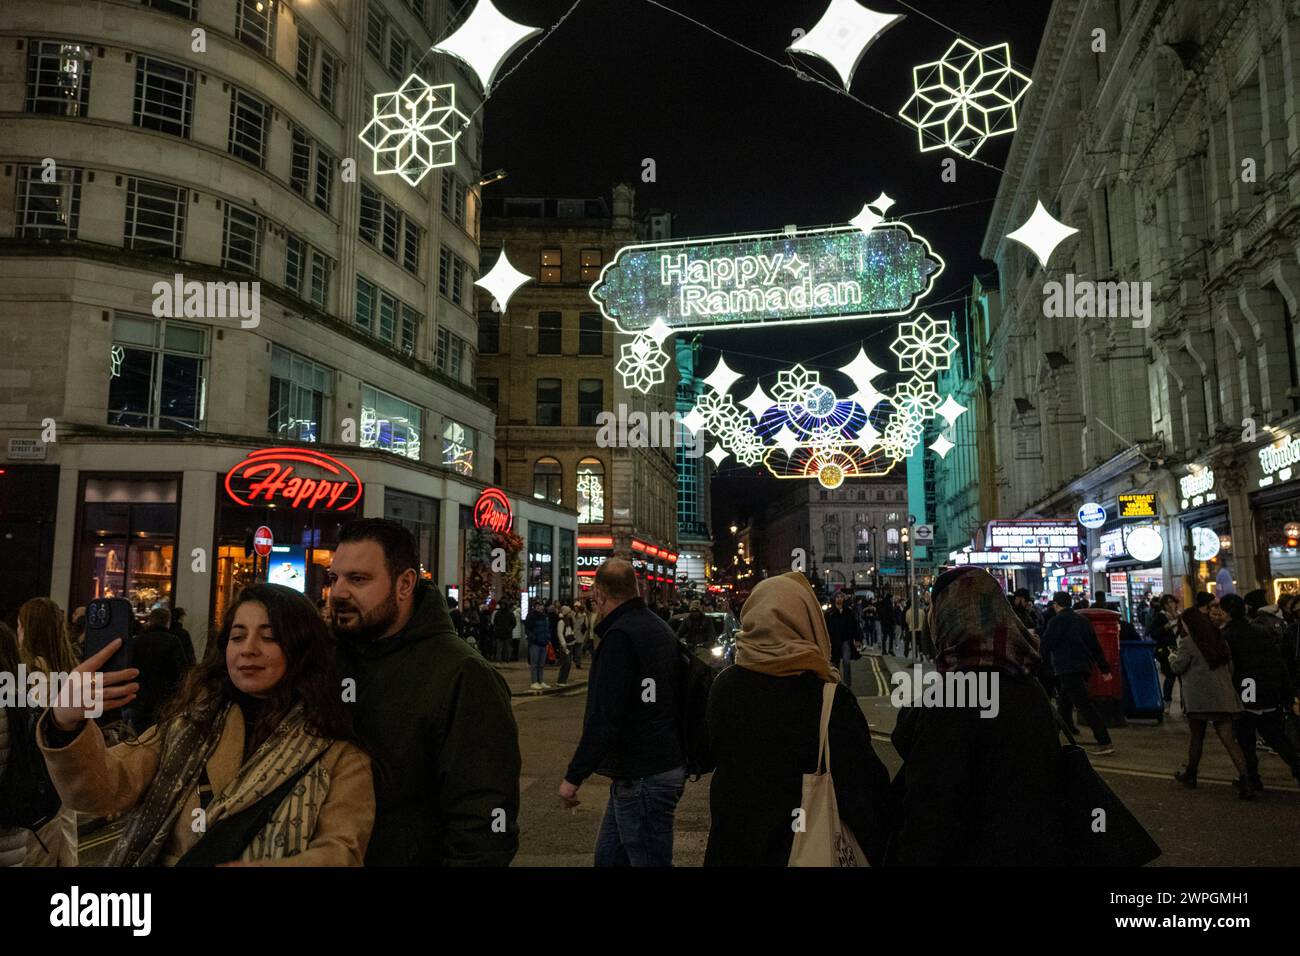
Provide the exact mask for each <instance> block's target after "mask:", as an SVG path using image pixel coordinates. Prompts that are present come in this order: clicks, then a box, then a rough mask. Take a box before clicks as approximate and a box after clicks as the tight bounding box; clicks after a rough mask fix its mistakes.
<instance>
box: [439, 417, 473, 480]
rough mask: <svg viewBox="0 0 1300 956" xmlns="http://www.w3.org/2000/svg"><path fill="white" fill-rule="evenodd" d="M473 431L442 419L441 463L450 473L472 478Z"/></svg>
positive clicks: (458, 423)
mask: <svg viewBox="0 0 1300 956" xmlns="http://www.w3.org/2000/svg"><path fill="white" fill-rule="evenodd" d="M476 438H477V436H476V434H475V432H474V429H472V428H470V427H469V426H467V425H462V424H461V423H460V422H454V421H452V420H451V419H450V418H447V419H443V426H442V463H443V465H444V466H445V467H447V468H450V469H451V470H452V471H455V472H459V473H460V474H462V475H467V476H469V477H473V475H474V452H475V446H476V444H477V441H476Z"/></svg>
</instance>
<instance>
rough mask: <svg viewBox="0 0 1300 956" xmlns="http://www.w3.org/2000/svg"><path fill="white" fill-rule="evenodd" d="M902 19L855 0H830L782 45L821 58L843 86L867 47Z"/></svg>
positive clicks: (849, 81)
mask: <svg viewBox="0 0 1300 956" xmlns="http://www.w3.org/2000/svg"><path fill="white" fill-rule="evenodd" d="M902 19H903V17H902V15H901V14H897V13H877V12H876V11H875V10H870V9H868V8H866V7H864V6H862V5H861V4H859V3H856V2H855V0H831V5H830V6H829V7H827V8H826V12H825V13H824V14H822V18H821V19H820V20H818V21H817V25H816V26H815V27H813V28H812V29H811V30H809V31H808V32H807V33H805V34H804V35H803V36H801V37H800V38H799V39H798V40H796V41H795V42H794V43H792V44H790V46H789V47H787V48H786V49H788V50H793V51H794V52H796V53H807V54H810V55H811V56H815V57H818V58H820V59H822V60H825V61H826V62H827V63H829V64H830V65H831V66H832V67H834V68H835V72H836V73H838V74H839V75H840V79H842V80H843V81H844V88H845V89H846V90H847V89H848V88H849V86H850V85H851V84H852V83H853V73H854V71H855V70H856V69H857V68H858V64H859V63H860V62H861V61H862V57H863V55H864V54H865V53H866V52H867V48H868V47H870V46H871V44H873V43H875V42H876V40H877V38H879V36H880V35H881V34H882V33H884V32H885V31H886V30H888V29H889V28H890V27H892V26H893V25H894V24H896V23H897V22H898V21H899V20H902Z"/></svg>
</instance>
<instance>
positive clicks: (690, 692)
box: [676, 641, 717, 780]
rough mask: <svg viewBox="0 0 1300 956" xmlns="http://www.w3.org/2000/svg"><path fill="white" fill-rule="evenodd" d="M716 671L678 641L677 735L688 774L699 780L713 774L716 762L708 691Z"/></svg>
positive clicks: (684, 643) (686, 645) (688, 647)
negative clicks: (710, 734) (710, 723)
mask: <svg viewBox="0 0 1300 956" xmlns="http://www.w3.org/2000/svg"><path fill="white" fill-rule="evenodd" d="M716 676H717V673H716V672H715V671H714V669H713V668H712V667H710V666H709V665H708V664H706V663H704V661H702V660H700V658H699V657H698V656H696V654H695V652H694V651H693V650H692V649H691V647H690V645H689V644H687V643H686V642H685V641H678V642H677V688H676V690H677V735H678V739H679V740H680V741H681V745H682V756H683V757H684V758H685V760H686V774H687V776H689V777H691V778H693V779H695V780H698V779H700V777H701V776H703V775H704V774H706V773H712V772H713V769H714V767H715V766H717V764H716V762H715V761H714V759H713V749H712V747H710V746H709V728H708V724H707V717H708V710H709V691H710V690H711V689H712V687H713V678H714V677H716Z"/></svg>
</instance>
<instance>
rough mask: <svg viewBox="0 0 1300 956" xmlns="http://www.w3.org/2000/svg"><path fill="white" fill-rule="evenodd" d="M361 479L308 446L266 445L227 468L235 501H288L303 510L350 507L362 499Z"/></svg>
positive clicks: (251, 504)
mask: <svg viewBox="0 0 1300 956" xmlns="http://www.w3.org/2000/svg"><path fill="white" fill-rule="evenodd" d="M361 491H362V487H361V479H360V478H358V477H357V473H356V472H355V471H353V470H352V469H351V468H349V467H348V466H347V465H345V464H343V462H341V461H339V460H338V459H337V458H333V457H331V456H329V455H326V454H323V453H321V452H318V451H312V450H310V449H306V448H263V449H261V450H259V451H254V452H250V453H249V455H248V457H247V458H245V459H244V460H243V461H241V462H240V463H239V464H238V465H236V466H235V467H234V468H232V469H230V471H228V472H226V494H227V495H229V496H230V498H231V500H232V501H234V502H235V503H236V504H238V505H241V506H243V507H245V508H252V507H255V506H256V505H259V504H278V505H287V506H288V507H290V508H300V509H302V510H304V511H348V510H350V509H352V508H355V507H356V505H357V502H359V501H360V500H361Z"/></svg>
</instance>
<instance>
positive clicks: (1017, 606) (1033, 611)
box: [1011, 588, 1043, 634]
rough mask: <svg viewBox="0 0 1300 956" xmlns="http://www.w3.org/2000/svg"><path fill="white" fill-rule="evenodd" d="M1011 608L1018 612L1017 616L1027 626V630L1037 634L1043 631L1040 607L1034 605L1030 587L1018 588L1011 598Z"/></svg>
mask: <svg viewBox="0 0 1300 956" xmlns="http://www.w3.org/2000/svg"><path fill="white" fill-rule="evenodd" d="M1011 609H1012V610H1013V611H1015V612H1016V617H1018V618H1019V619H1020V623H1021V624H1023V625H1024V626H1025V630H1027V631H1033V632H1034V633H1035V634H1042V633H1043V621H1042V618H1041V617H1039V615H1038V608H1036V607H1034V596H1033V594H1031V593H1030V591H1029V588H1017V589H1016V592H1015V594H1014V595H1012V598H1011Z"/></svg>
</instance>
